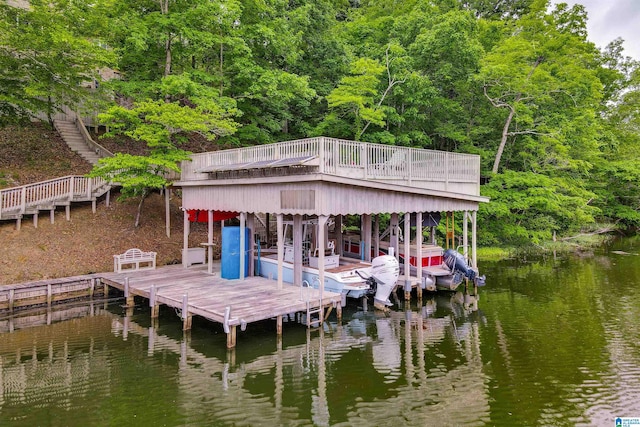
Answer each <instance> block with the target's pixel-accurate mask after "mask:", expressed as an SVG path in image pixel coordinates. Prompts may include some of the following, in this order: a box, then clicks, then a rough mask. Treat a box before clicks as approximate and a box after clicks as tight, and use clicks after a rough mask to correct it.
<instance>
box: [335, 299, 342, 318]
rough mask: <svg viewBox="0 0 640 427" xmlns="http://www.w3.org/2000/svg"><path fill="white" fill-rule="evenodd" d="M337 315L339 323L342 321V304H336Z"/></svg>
mask: <svg viewBox="0 0 640 427" xmlns="http://www.w3.org/2000/svg"><path fill="white" fill-rule="evenodd" d="M336 317H337V318H338V323H340V322H342V304H336Z"/></svg>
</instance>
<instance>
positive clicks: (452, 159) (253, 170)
mask: <svg viewBox="0 0 640 427" xmlns="http://www.w3.org/2000/svg"><path fill="white" fill-rule="evenodd" d="M300 174H305V175H313V174H317V175H318V176H331V177H335V178H336V179H338V180H339V179H344V180H345V182H347V181H348V182H353V181H360V182H362V181H365V182H366V181H369V182H371V183H375V182H377V183H381V182H384V183H386V184H392V185H397V186H401V187H407V188H413V189H422V190H434V191H439V192H446V193H451V194H457V195H463V196H472V197H473V196H479V195H480V156H477V155H473V154H460V153H451V152H446V151H436V150H426V149H420V148H409V147H399V146H391V145H383V144H376V143H369V142H358V141H348V140H342V139H335V138H328V137H316V138H306V139H300V140H294V141H285V142H279V143H273V144H266V145H258V146H252V147H245V148H237V149H229V150H221V151H213V152H207V153H199V154H193V155H192V156H191V161H186V162H183V164H182V176H181V184H182V185H186V186H188V185H189V183H190V182H193V181H199V182H202V181H210V182H211V181H216V180H239V179H243V178H249V179H255V178H269V177H283V176H295V175H300ZM194 184H195V183H194Z"/></svg>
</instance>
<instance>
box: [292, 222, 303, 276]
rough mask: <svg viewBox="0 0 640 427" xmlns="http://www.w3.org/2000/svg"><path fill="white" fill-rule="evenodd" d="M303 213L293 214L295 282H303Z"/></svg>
mask: <svg viewBox="0 0 640 427" xmlns="http://www.w3.org/2000/svg"><path fill="white" fill-rule="evenodd" d="M302 239H303V236H302V215H294V216H293V284H294V285H295V286H300V285H301V284H302V250H303V249H302Z"/></svg>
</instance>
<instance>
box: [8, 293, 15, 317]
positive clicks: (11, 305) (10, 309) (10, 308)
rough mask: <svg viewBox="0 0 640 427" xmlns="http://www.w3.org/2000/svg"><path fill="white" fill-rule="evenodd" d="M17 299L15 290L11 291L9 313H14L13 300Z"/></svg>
mask: <svg viewBox="0 0 640 427" xmlns="http://www.w3.org/2000/svg"><path fill="white" fill-rule="evenodd" d="M14 297H15V290H14V289H9V311H10V312H12V311H13V299H14Z"/></svg>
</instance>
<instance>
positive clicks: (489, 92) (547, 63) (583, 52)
mask: <svg viewBox="0 0 640 427" xmlns="http://www.w3.org/2000/svg"><path fill="white" fill-rule="evenodd" d="M565 6H566V5H565ZM584 13H585V12H584V8H583V7H582V6H579V5H577V6H574V7H573V8H572V9H571V10H567V9H566V8H564V7H562V8H560V9H558V10H557V11H556V12H555V13H554V14H552V15H546V14H545V10H544V9H542V10H538V11H534V12H532V13H531V14H529V15H527V16H526V17H524V18H522V19H520V20H518V21H517V23H515V24H514V25H515V27H514V28H510V30H511V32H510V33H509V36H508V37H506V38H505V39H504V40H503V41H501V42H500V43H499V44H497V45H496V46H495V47H494V49H493V50H492V51H491V52H489V53H488V54H487V55H486V56H485V58H484V59H483V63H482V70H481V72H480V74H479V75H478V82H479V84H481V85H482V86H483V88H484V94H485V96H486V98H487V99H488V100H489V102H490V103H491V105H492V106H493V107H495V108H499V109H504V110H506V112H507V114H506V116H503V117H504V118H503V122H502V126H501V129H502V131H501V134H500V143H499V144H498V147H497V149H496V154H495V158H494V162H493V167H492V173H494V174H495V173H498V172H499V170H500V169H499V168H500V166H501V164H502V163H503V156H504V152H505V149H506V148H507V144H508V143H509V142H510V141H511V143H512V144H516V143H520V144H521V146H520V149H515V148H514V150H515V151H514V155H513V156H518V157H519V158H518V159H516V158H515V157H513V156H512V158H511V159H509V161H510V162H511V163H510V165H511V167H516V168H521V167H523V166H525V165H524V164H523V163H522V162H523V161H524V162H526V163H527V165H526V166H525V169H530V168H534V170H536V171H538V172H542V171H544V170H545V168H547V167H549V166H552V167H553V168H554V169H556V170H558V169H565V170H569V169H571V170H582V171H583V172H584V171H586V170H588V168H589V167H590V165H591V164H592V161H593V157H594V156H596V155H597V151H598V146H597V141H596V136H597V130H596V127H597V125H598V124H597V120H596V112H597V111H598V109H599V106H600V99H601V97H602V83H601V82H600V80H599V78H598V71H597V70H598V63H597V61H595V54H596V50H595V48H594V46H593V45H592V44H590V43H588V42H587V41H586V39H585V32H584V27H583V26H584V25H585V24H584V22H585V19H584ZM531 150H536V151H537V152H536V153H535V154H534V153H531ZM515 153H518V154H515ZM525 154H526V156H530V155H531V154H534V158H535V159H534V160H533V163H532V162H530V161H529V160H528V159H527V158H526V157H523V156H522V155H525ZM514 160H517V162H519V164H518V165H517V166H515V165H514V164H513V161H514Z"/></svg>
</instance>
